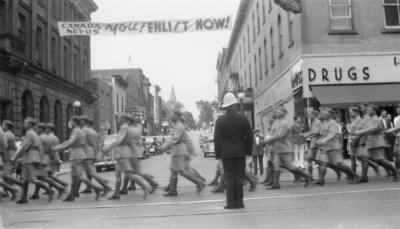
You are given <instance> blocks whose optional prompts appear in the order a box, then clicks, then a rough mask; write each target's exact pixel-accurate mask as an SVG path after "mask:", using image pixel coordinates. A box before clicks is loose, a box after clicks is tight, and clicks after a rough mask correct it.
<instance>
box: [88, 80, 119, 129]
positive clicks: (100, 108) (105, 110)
mask: <svg viewBox="0 0 400 229" xmlns="http://www.w3.org/2000/svg"><path fill="white" fill-rule="evenodd" d="M92 81H93V83H94V84H95V86H96V92H97V97H98V98H99V99H98V100H97V101H96V102H95V103H94V122H95V125H94V128H95V129H96V130H97V131H99V133H101V134H102V135H109V134H111V133H112V132H113V130H114V129H115V126H114V122H113V121H112V120H113V119H114V107H113V105H112V104H113V87H112V85H111V84H110V83H109V82H107V81H106V80H103V79H101V78H94V79H93V80H92Z"/></svg>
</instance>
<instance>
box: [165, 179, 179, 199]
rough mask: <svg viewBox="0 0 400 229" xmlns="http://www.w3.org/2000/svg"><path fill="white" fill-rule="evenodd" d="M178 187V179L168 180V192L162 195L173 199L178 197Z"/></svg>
mask: <svg viewBox="0 0 400 229" xmlns="http://www.w3.org/2000/svg"><path fill="white" fill-rule="evenodd" d="M177 185H178V178H171V179H170V185H169V187H170V190H169V192H168V193H166V194H164V196H165V197H173V196H178V192H177V191H176V188H177Z"/></svg>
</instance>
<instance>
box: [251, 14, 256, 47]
mask: <svg viewBox="0 0 400 229" xmlns="http://www.w3.org/2000/svg"><path fill="white" fill-rule="evenodd" d="M252 17H253V42H256V27H255V20H254V13H253V15H252Z"/></svg>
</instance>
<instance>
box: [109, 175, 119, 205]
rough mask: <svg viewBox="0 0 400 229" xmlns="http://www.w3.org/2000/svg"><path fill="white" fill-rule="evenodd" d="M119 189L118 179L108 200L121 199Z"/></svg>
mask: <svg viewBox="0 0 400 229" xmlns="http://www.w3.org/2000/svg"><path fill="white" fill-rule="evenodd" d="M120 189H121V181H120V180H118V181H116V182H115V191H114V194H113V195H112V196H111V197H109V198H108V199H109V200H119V199H121V197H120Z"/></svg>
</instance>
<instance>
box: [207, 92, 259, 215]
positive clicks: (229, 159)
mask: <svg viewBox="0 0 400 229" xmlns="http://www.w3.org/2000/svg"><path fill="white" fill-rule="evenodd" d="M221 107H222V108H223V109H224V110H225V111H226V112H225V114H224V115H222V116H220V117H218V119H217V121H216V123H215V131H214V145H215V158H216V159H217V160H219V159H221V160H222V164H223V168H224V174H225V180H226V201H227V205H226V206H225V207H224V208H225V209H238V208H244V203H243V182H244V178H245V171H246V155H247V156H251V154H252V147H253V138H254V136H253V133H252V130H251V126H250V123H249V121H248V119H247V118H246V117H245V116H243V115H240V114H238V113H237V110H238V102H237V98H236V97H235V96H234V95H233V94H232V93H226V94H225V96H224V99H223V104H222V106H221Z"/></svg>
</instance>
